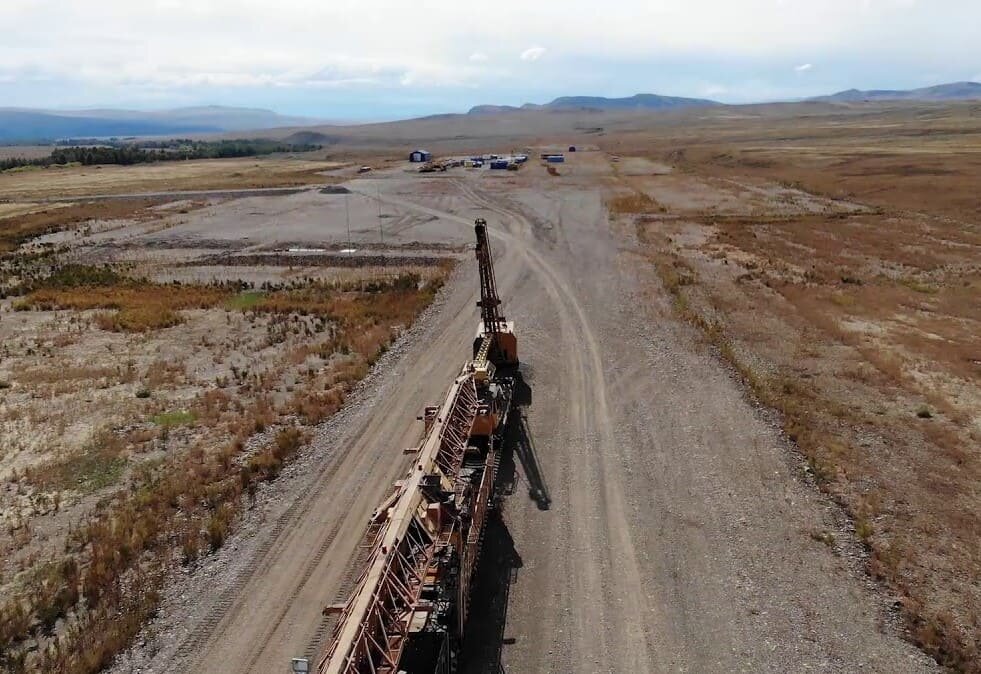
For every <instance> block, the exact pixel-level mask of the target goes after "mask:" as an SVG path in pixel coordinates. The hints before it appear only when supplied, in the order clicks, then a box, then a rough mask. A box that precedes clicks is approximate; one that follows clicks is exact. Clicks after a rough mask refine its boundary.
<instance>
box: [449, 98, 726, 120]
mask: <svg viewBox="0 0 981 674" xmlns="http://www.w3.org/2000/svg"><path fill="white" fill-rule="evenodd" d="M710 105H722V104H721V103H719V102H718V101H710V100H706V99H704V98H681V97H678V96H658V95H657V94H636V95H635V96H629V97H627V98H604V97H602V96H562V97H561V98H556V99H555V100H554V101H552V102H551V103H545V104H544V105H537V104H535V103H525V104H524V105H522V106H521V107H516V106H513V105H478V106H476V107H473V108H471V109H470V112H469V113H468V114H471V115H487V114H496V113H501V112H517V111H519V110H560V111H563V110H668V109H677V108H696V107H706V106H710Z"/></svg>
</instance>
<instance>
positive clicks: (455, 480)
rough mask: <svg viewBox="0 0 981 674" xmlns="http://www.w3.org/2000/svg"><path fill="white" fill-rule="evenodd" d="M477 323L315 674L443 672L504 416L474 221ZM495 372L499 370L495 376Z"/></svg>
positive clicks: (485, 251)
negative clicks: (470, 349)
mask: <svg viewBox="0 0 981 674" xmlns="http://www.w3.org/2000/svg"><path fill="white" fill-rule="evenodd" d="M475 232H476V235H477V261H478V269H479V273H480V291H481V296H480V302H479V303H478V304H479V306H480V307H481V324H480V326H479V328H478V333H477V339H476V340H475V346H474V350H475V358H474V360H472V361H468V362H467V363H465V364H464V366H463V368H462V369H461V371H460V373H459V375H458V376H457V377H456V378H455V379H454V381H453V384H452V385H451V386H450V388H449V390H448V391H447V394H446V397H445V399H444V400H443V403H442V404H441V405H439V406H436V407H429V408H427V409H426V412H425V414H424V415H423V417H422V418H423V420H424V421H425V431H424V435H423V439H422V442H421V443H420V445H419V446H418V447H414V448H412V449H410V450H406V452H407V453H410V454H413V455H414V460H413V464H412V467H411V468H410V470H409V471H408V473H407V474H406V476H405V478H403V479H402V480H400V481H399V482H398V483H396V485H395V490H394V491H393V493H392V494H391V495H390V496H389V497H388V498H387V499H386V500H385V501H384V502H383V503H382V504H381V506H379V508H378V509H376V511H375V512H374V514H373V515H372V517H371V520H370V522H369V524H368V544H369V546H370V548H371V553H370V556H369V559H368V562H367V565H366V566H365V569H364V571H363V572H362V574H361V576H360V577H359V579H358V581H357V583H356V585H355V589H354V592H353V593H352V594H351V597H350V599H349V600H348V601H347V602H346V603H345V604H343V605H338V606H330V607H327V609H325V612H332V613H337V614H338V615H339V619H338V621H337V624H336V626H335V628H334V631H333V635H332V638H331V641H330V644H329V646H328V648H327V650H326V652H325V654H324V656H323V658H322V659H321V660H320V662H319V663H318V667H317V671H318V672H319V673H320V674H396V672H408V673H409V674H413V673H415V672H438V673H445V674H449V673H450V672H452V671H454V669H455V666H456V661H457V657H458V652H459V645H460V643H461V641H462V638H463V634H464V629H465V627H466V622H467V616H468V613H469V604H470V586H471V580H472V578H473V574H474V571H475V569H476V566H477V561H478V558H479V556H480V549H481V545H482V543H483V536H484V529H485V524H486V521H487V515H488V512H489V510H490V508H491V505H492V498H493V488H494V482H495V479H496V477H497V469H498V465H499V462H500V447H499V445H500V442H501V440H502V436H503V428H504V426H505V424H506V422H507V418H508V413H509V411H510V409H511V401H512V394H513V391H514V379H513V377H512V376H511V373H510V372H511V371H510V370H509V366H516V365H517V362H518V359H517V342H516V339H515V336H514V325H513V323H508V322H507V321H505V319H504V317H503V316H501V315H500V312H499V307H500V304H501V301H500V298H499V297H498V296H497V288H496V284H495V279H494V269H493V262H492V259H491V255H490V248H489V245H488V242H487V223H486V222H484V221H483V220H478V221H477V222H476V223H475ZM498 366H500V368H499V367H498Z"/></svg>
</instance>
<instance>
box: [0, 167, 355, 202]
mask: <svg viewBox="0 0 981 674" xmlns="http://www.w3.org/2000/svg"><path fill="white" fill-rule="evenodd" d="M340 166H342V164H339V163H337V162H330V161H314V160H312V159H293V158H283V157H262V158H245V159H220V160H214V159H202V160H193V161H186V162H160V163H156V164H139V165H136V166H51V167H48V168H43V169H42V168H37V169H34V170H17V171H7V172H2V173H0V201H10V202H17V201H27V202H30V201H31V200H32V199H43V198H48V199H50V198H64V197H75V196H91V195H102V194H128V193H142V192H165V191H166V192H169V191H179V190H223V189H258V188H264V187H299V186H303V185H312V184H326V183H329V182H331V180H330V179H329V178H327V177H325V176H324V175H322V172H323V171H330V170H332V169H336V168H338V167H340Z"/></svg>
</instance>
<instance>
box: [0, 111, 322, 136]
mask: <svg viewBox="0 0 981 674" xmlns="http://www.w3.org/2000/svg"><path fill="white" fill-rule="evenodd" d="M316 121H317V120H313V119H305V118H301V117H284V116H282V115H279V114H277V113H275V112H272V111H271V110H262V109H255V108H233V107H224V106H207V107H195V108H178V109H175V110H158V111H146V112H144V111H136V110H66V111H61V110H58V111H53V110H35V109H27V108H0V142H3V143H11V142H14V141H20V142H29V141H52V140H58V139H61V138H69V137H95V138H101V137H109V136H164V135H173V134H193V133H222V132H230V131H246V130H250V131H251V130H261V129H271V128H276V127H283V126H300V125H306V124H314V123H316Z"/></svg>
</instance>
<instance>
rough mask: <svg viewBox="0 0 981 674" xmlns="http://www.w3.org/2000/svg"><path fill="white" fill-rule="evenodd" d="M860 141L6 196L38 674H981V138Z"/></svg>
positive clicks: (3, 618) (18, 580)
mask: <svg viewBox="0 0 981 674" xmlns="http://www.w3.org/2000/svg"><path fill="white" fill-rule="evenodd" d="M826 114H827V115H828V117H827V119H823V118H822V119H821V123H814V125H813V126H808V127H806V128H804V127H801V126H799V120H798V118H793V117H791V116H786V117H784V116H782V113H777V112H773V111H769V110H765V109H764V110H762V111H761V112H760V116H759V119H740V120H732V119H728V118H725V117H724V116H722V114H721V113H719V116H718V117H711V116H708V117H706V118H704V119H699V120H697V121H691V122H686V123H684V124H683V123H682V122H681V121H680V120H675V119H673V118H671V117H669V116H668V117H665V119H664V121H662V122H659V123H658V125H655V126H654V128H653V130H652V128H650V127H649V124H650V122H649V121H644V120H640V119H639V118H634V117H631V116H629V115H623V116H622V117H614V118H611V119H603V120H589V121H590V124H589V125H587V126H588V127H589V128H588V129H587V130H581V129H580V130H577V129H576V128H565V127H563V126H562V125H563V124H571V122H569V121H567V120H566V119H563V120H560V121H559V122H556V124H557V125H558V126H556V127H554V128H541V129H534V130H533V131H532V132H530V133H533V134H534V135H528V136H524V137H519V138H513V137H508V136H507V135H505V134H504V133H503V132H501V133H500V135H498V131H497V130H495V128H496V127H494V126H493V120H492V121H490V122H486V125H485V126H482V127H481V129H482V131H481V132H477V131H474V132H473V133H470V134H469V135H466V133H468V132H466V130H463V131H461V130H460V129H441V130H439V132H438V133H437V132H436V131H435V130H434V128H435V127H434V128H433V129H431V128H429V127H427V126H426V124H425V123H424V122H420V123H417V125H416V126H413V127H411V128H406V129H404V130H400V131H399V136H398V138H397V139H396V140H398V141H399V142H401V141H402V139H403V138H404V137H409V138H412V139H413V140H416V141H418V142H419V143H420V144H422V143H425V146H426V147H429V148H431V149H432V151H433V153H434V155H433V157H429V156H428V155H429V152H428V151H426V152H425V153H424V154H425V155H427V156H425V157H424V156H423V151H418V154H419V158H418V160H414V161H413V162H409V161H407V160H406V157H407V154H406V152H407V150H406V148H405V147H403V146H402V145H397V144H396V140H392V139H386V140H385V143H384V144H383V143H381V141H379V143H378V145H377V146H372V145H369V144H368V143H367V142H366V141H364V138H363V137H362V136H361V135H360V134H362V133H365V132H363V131H361V130H354V131H352V132H351V136H350V137H349V138H345V139H342V140H341V141H339V147H338V148H337V149H336V151H335V150H332V156H328V157H327V159H324V156H323V153H320V154H319V156H318V157H317V158H316V159H306V158H302V157H301V158H291V159H286V158H276V159H270V160H266V161H260V160H256V161H254V162H253V161H252V160H249V161H248V162H246V161H244V160H243V161H241V162H239V160H233V161H235V162H239V163H238V164H235V171H234V172H235V173H238V172H242V173H243V174H244V175H241V176H240V180H239V181H238V182H236V179H232V178H230V177H229V175H228V171H227V170H226V169H225V168H223V161H222V160H214V161H207V162H201V163H200V165H198V164H197V163H196V162H189V163H188V166H182V167H180V169H179V170H181V171H184V172H188V171H190V172H192V173H193V179H192V178H188V179H189V180H193V182H195V184H197V185H198V188H197V189H195V190H194V191H193V192H187V191H180V190H174V191H165V190H164V185H165V182H160V180H161V179H160V178H159V177H157V176H152V177H149V178H148V177H146V176H140V177H137V178H132V179H131V180H124V181H122V182H121V183H119V184H118V185H117V186H113V184H111V182H107V179H106V175H107V173H108V172H107V173H103V174H100V175H97V176H96V175H94V172H92V171H90V174H89V175H87V176H83V175H82V172H83V171H84V170H85V167H82V168H76V169H71V168H69V169H64V172H63V174H59V175H58V176H57V178H58V180H59V181H60V182H59V183H58V184H59V185H60V187H59V190H60V191H62V192H65V194H66V200H65V201H63V202H61V201H54V200H53V199H54V198H55V195H54V194H52V193H50V192H47V191H45V190H46V189H47V188H46V187H45V185H46V184H48V183H47V182H42V181H38V182H37V183H36V184H32V183H31V175H30V174H27V173H24V174H16V175H10V176H7V175H4V174H0V199H3V200H4V201H3V203H0V225H2V224H3V223H5V222H7V223H14V222H16V223H17V228H16V231H14V229H11V230H10V231H13V232H14V233H13V234H10V235H9V236H7V235H6V234H5V237H6V238H4V239H2V243H4V244H5V248H4V250H6V251H9V253H10V254H9V255H8V256H7V257H5V259H4V262H3V266H2V279H0V280H2V283H3V289H4V293H3V299H2V300H0V338H2V343H3V345H2V351H0V386H2V389H0V434H2V436H3V437H4V442H5V444H4V447H3V450H2V454H0V505H2V511H3V518H4V522H3V523H4V527H3V530H2V531H0V552H2V560H3V568H2V573H0V589H2V594H3V597H4V599H3V602H2V605H0V611H2V612H0V639H2V641H0V651H2V652H3V656H2V659H0V666H2V667H3V668H5V671H11V672H27V671H52V672H55V671H57V672H66V673H71V674H76V673H77V674H81V673H82V672H86V673H88V672H96V671H102V670H104V671H108V672H113V673H114V674H129V673H132V672H141V673H142V674H151V673H152V674H163V673H172V674H178V673H185V672H189V673H197V672H201V673H204V672H214V671H234V672H255V673H257V674H259V673H263V674H264V673H269V672H290V671H293V672H317V673H318V674H340V673H342V672H343V673H349V674H353V673H361V672H365V673H367V672H372V673H388V674H397V673H400V672H406V673H407V674H417V673H421V672H427V673H428V672H439V673H441V674H442V673H445V674H449V673H450V672H458V673H461V674H464V673H465V674H478V673H479V674H500V673H502V672H508V673H510V674H522V673H525V672H529V673H530V672H556V673H559V672H562V673H570V672H574V673H577V674H595V673H597V672H611V673H614V672H615V673H621V672H630V673H632V674H633V673H636V674H643V673H649V674H653V673H655V672H669V671H670V672H679V671H683V672H732V671H747V672H803V671H821V672H855V671H874V672H931V671H944V668H945V667H946V668H951V669H953V670H956V671H964V672H978V671H979V670H978V665H977V662H978V661H979V660H978V659H977V658H978V655H979V651H978V648H979V645H981V636H979V635H981V558H979V555H978V547H977V541H978V535H979V528H978V527H979V520H978V513H979V512H981V510H979V507H981V503H979V501H978V495H977V484H978V480H979V478H981V455H979V451H978V447H979V445H981V443H979V438H981V435H979V434H981V417H979V414H978V410H979V409H981V399H979V397H978V396H979V394H978V391H979V388H978V381H979V374H981V369H979V368H981V359H979V355H978V352H977V335H978V334H979V333H981V325H979V321H981V306H979V304H978V298H979V297H981V293H979V287H981V286H979V283H981V268H979V265H978V260H979V259H981V255H979V251H981V233H979V231H978V225H977V223H976V218H977V215H978V214H979V213H981V211H979V210H978V208H979V207H978V204H977V195H976V194H974V193H973V190H974V182H973V179H972V178H971V176H976V175H977V173H976V171H977V170H978V169H979V168H981V167H979V165H978V159H977V157H981V154H978V152H979V151H981V126H979V125H978V124H977V118H976V116H975V117H973V118H972V119H974V122H973V126H971V127H970V128H971V133H966V132H964V131H963V130H961V131H958V132H957V134H956V139H954V140H951V137H952V136H946V135H945V133H946V132H945V130H947V131H949V130H950V129H951V128H952V127H953V126H954V123H953V122H951V121H950V119H949V118H948V117H947V116H946V115H948V114H956V112H955V113H948V112H945V111H944V112H940V113H937V116H936V117H935V118H933V117H928V116H923V115H921V116H919V117H917V118H916V119H914V120H910V119H909V118H908V117H907V116H905V113H893V112H890V111H889V110H882V111H879V112H878V113H876V114H878V115H879V117H876V118H874V119H872V121H870V120H869V118H867V117H861V118H858V117H850V116H848V115H842V116H840V117H839V116H836V115H838V113H837V112H835V111H833V110H830V109H829V111H828V112H827V113H826ZM965 114H966V113H965ZM891 115H892V116H891ZM967 117H970V115H969V114H968V115H967V116H966V117H963V116H959V117H957V118H956V125H957V126H958V128H961V129H962V128H963V126H964V124H965V123H966V122H965V121H964V120H965V119H966V118H967ZM795 120H796V121H795ZM824 122H827V124H826V125H825V124H824ZM576 123H577V125H580V126H582V125H583V123H582V122H576ZM481 124H484V122H483V121H482V122H481ZM792 124H793V125H795V126H794V127H793V128H797V129H803V130H801V131H798V132H796V133H798V136H799V137H793V134H792V133H790V132H789V131H788V129H789V128H791V125H792ZM904 124H905V125H907V126H908V127H909V129H910V133H909V135H903V134H898V133H896V132H895V131H893V132H891V133H890V134H889V135H888V137H886V136H883V135H879V134H878V131H877V129H879V128H880V126H879V125H882V127H885V126H891V128H893V127H895V126H899V127H900V128H906V127H904V126H903V125H904ZM381 126H382V127H384V125H381ZM584 128H585V127H584ZM596 128H605V130H604V131H603V132H602V133H599V132H596V131H595V129H596ZM923 128H929V130H930V133H925V132H922V129H923ZM487 129H490V130H489V131H488V130H487ZM829 129H831V130H830V131H829ZM457 131H461V133H459V134H457V133H456V132H457ZM377 132H378V133H383V132H384V128H382V130H380V131H377ZM951 133H953V132H951ZM481 134H487V135H486V136H484V135H481ZM825 134H829V135H825ZM815 139H818V140H815ZM818 141H820V142H818ZM819 145H820V147H821V148H822V150H820V151H819V150H818V149H817V147H818V146H819ZM499 148H520V150H515V151H510V150H508V151H507V152H504V151H501V152H502V153H501V154H500V155H497V154H495V155H491V154H490V153H491V152H497V151H499ZM413 154H416V153H415V152H414V153H413ZM492 156H493V159H491V157H492ZM559 156H561V157H562V159H561V161H559V160H557V159H554V157H559ZM434 157H435V158H434ZM484 157H487V158H488V159H487V161H488V163H490V162H500V161H504V162H506V166H502V167H501V168H506V169H508V170H493V168H494V167H493V166H487V167H483V166H477V165H476V164H477V159H478V158H480V159H481V161H483V158H484ZM518 158H521V160H520V161H519V160H518ZM550 158H552V159H550ZM914 163H915V164H916V165H917V166H921V167H924V169H923V170H924V171H932V172H931V173H930V174H929V175H930V176H932V177H931V178H930V180H926V179H925V178H924V177H923V176H925V175H926V174H925V173H923V172H911V171H908V170H906V169H905V168H903V167H907V168H908V166H909V165H911V164H914ZM246 164H248V166H247V165H246ZM420 165H421V166H422V167H423V168H425V169H427V170H425V171H422V172H420V170H419V167H420ZM437 166H438V168H433V167H437ZM212 167H214V168H212ZM118 168H119V169H120V173H122V172H123V171H124V169H123V168H122V167H118ZM430 168H432V169H433V170H429V169H430ZM941 169H942V170H943V171H947V173H939V171H941ZM114 170H115V169H114ZM140 170H145V169H140ZM212 171H213V172H212ZM859 173H860V174H861V177H856V176H858V175H859ZM893 173H895V174H896V175H895V176H893ZM853 174H854V175H853ZM188 175H191V174H188ZM873 175H878V176H879V178H878V179H876V180H874V181H873V180H872V179H871V178H868V176H873ZM141 180H149V181H150V182H146V183H144V182H140V181H141ZM5 181H6V182H5ZM93 181H97V182H93ZM209 181H214V182H213V183H209ZM938 185H944V186H945V188H944V189H945V194H946V195H947V196H946V197H945V198H944V199H943V200H941V199H939V198H938V197H937V196H936V195H935V194H934V192H935V190H936V189H937V187H938ZM5 190H6V191H5ZM96 196H97V197H98V198H95V197H96ZM68 197H71V201H68V200H67V198H68ZM4 209H6V211H5V210H4ZM884 232H888V233H889V235H888V236H886V235H885V234H884ZM65 588H71V589H69V590H65Z"/></svg>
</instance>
